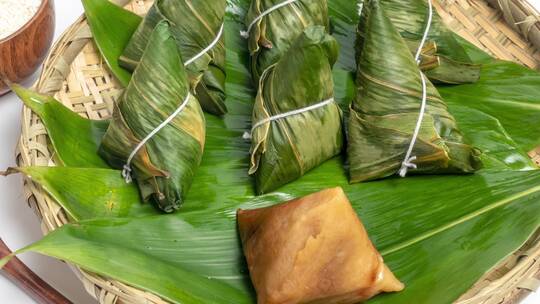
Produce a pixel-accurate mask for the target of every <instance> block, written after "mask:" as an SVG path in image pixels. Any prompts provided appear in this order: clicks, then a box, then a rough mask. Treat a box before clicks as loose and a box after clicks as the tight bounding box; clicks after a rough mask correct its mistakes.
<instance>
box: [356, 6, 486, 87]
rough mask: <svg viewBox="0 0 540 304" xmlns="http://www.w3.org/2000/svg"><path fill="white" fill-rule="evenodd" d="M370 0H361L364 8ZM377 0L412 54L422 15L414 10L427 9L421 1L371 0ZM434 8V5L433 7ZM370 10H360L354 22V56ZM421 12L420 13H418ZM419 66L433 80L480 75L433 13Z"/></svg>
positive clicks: (452, 80) (468, 78)
mask: <svg viewBox="0 0 540 304" xmlns="http://www.w3.org/2000/svg"><path fill="white" fill-rule="evenodd" d="M370 1H372V0H362V3H363V5H364V6H365V7H366V8H367V7H369V3H370ZM374 1H379V2H380V5H381V7H382V8H383V9H384V10H385V13H386V15H387V17H388V18H389V19H390V21H391V22H392V23H393V24H394V26H395V27H396V29H397V31H398V32H399V33H400V35H401V36H402V37H403V38H404V39H405V42H406V43H407V46H408V47H409V49H410V51H411V53H412V54H416V51H417V49H418V46H419V44H420V40H421V39H422V34H423V32H424V30H425V27H426V24H425V22H426V21H427V20H426V19H427V17H426V18H418V15H419V14H418V12H426V15H427V12H428V6H427V3H426V1H425V0H408V1H404V0H374ZM433 9H434V8H433ZM369 12H370V10H369V9H362V13H361V17H360V23H359V25H358V31H357V33H358V43H357V57H360V56H361V50H362V46H363V40H364V37H365V35H366V30H367V26H366V22H367V20H368V15H369ZM420 15H422V16H423V15H424V14H420ZM421 54H422V56H421V58H420V59H421V64H420V68H421V69H422V71H424V73H425V74H426V76H427V77H428V78H429V79H430V80H431V81H432V82H436V83H446V84H462V83H474V82H476V81H478V79H479V78H480V69H481V65H478V64H473V63H472V61H471V59H470V58H469V56H468V55H467V53H466V52H465V50H464V49H463V46H461V45H460V44H459V43H458V42H457V41H456V39H455V36H454V34H453V33H452V32H450V31H449V30H448V29H447V28H446V27H445V26H444V25H443V24H442V22H441V20H440V18H439V17H438V15H437V14H436V13H435V14H434V15H433V20H432V24H431V27H430V31H429V36H428V43H426V45H425V46H424V48H423V49H422V52H421Z"/></svg>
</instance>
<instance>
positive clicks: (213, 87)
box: [119, 0, 227, 115]
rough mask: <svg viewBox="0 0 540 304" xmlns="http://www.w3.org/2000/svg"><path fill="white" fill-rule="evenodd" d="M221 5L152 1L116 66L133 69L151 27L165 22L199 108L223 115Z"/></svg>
mask: <svg viewBox="0 0 540 304" xmlns="http://www.w3.org/2000/svg"><path fill="white" fill-rule="evenodd" d="M225 6H226V0H213V1H207V0H156V1H155V3H154V4H153V5H152V7H151V8H150V10H149V11H148V14H147V15H146V17H145V18H144V20H143V21H142V22H141V24H140V25H139V27H138V28H137V30H136V31H135V33H134V34H133V37H132V38H131V40H130V41H129V43H128V45H127V46H126V49H125V50H124V53H123V55H122V56H121V57H120V59H119V62H120V65H122V66H123V67H125V68H127V69H129V70H133V69H135V67H136V66H137V65H138V64H139V61H140V59H141V56H142V54H143V52H144V50H145V48H146V47H147V45H148V40H149V37H150V34H151V33H152V31H153V29H154V27H155V26H156V24H158V23H159V22H161V21H163V20H167V21H169V22H170V24H171V32H172V34H173V36H174V38H175V39H176V43H177V45H178V49H179V50H180V53H181V54H182V58H183V59H184V60H185V62H186V64H187V71H188V75H189V80H190V84H191V88H192V90H193V91H194V93H195V95H196V97H197V99H198V100H199V102H200V103H201V106H202V108H203V109H204V110H205V111H206V112H208V113H211V114H216V115H223V114H225V113H226V112H227V108H226V106H225V44H224V38H223V25H224V23H223V22H224V16H225ZM207 48H209V49H207ZM205 50H206V51H205ZM197 56H199V57H197ZM193 59H195V60H194V61H193V62H191V63H190V62H189V61H188V60H193Z"/></svg>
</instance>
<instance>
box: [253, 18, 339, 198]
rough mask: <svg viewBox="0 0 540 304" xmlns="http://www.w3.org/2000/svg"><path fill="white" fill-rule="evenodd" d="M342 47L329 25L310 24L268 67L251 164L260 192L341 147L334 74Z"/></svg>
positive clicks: (260, 95)
mask: <svg viewBox="0 0 540 304" xmlns="http://www.w3.org/2000/svg"><path fill="white" fill-rule="evenodd" d="M338 49H339V46H338V43H337V42H336V40H335V39H334V38H332V36H330V35H328V34H326V29H325V28H324V27H322V26H314V27H309V28H307V29H306V30H305V31H304V32H303V33H302V34H301V35H300V36H299V37H298V39H297V40H296V42H295V43H294V44H292V46H291V48H290V49H289V51H288V52H286V53H285V54H284V55H283V57H282V58H281V59H280V60H279V61H278V62H277V63H276V64H275V65H273V66H271V67H270V68H269V69H267V70H266V71H265V72H264V73H263V75H262V77H261V79H260V82H259V91H258V94H257V98H256V101H255V106H254V109H253V128H252V132H251V133H252V145H251V154H252V155H251V167H250V170H249V173H250V174H254V175H255V181H256V188H257V192H258V193H266V192H269V191H272V190H274V189H276V188H278V187H279V186H282V185H284V184H286V183H289V182H291V181H293V180H295V179H297V178H299V177H300V176H302V175H304V173H306V172H308V171H309V170H311V169H312V168H314V167H316V166H318V165H320V164H321V163H323V162H324V161H326V160H328V159H329V158H331V157H333V156H335V155H336V154H339V153H340V151H341V150H342V146H343V141H344V139H343V131H342V113H341V110H340V108H339V106H338V105H337V104H336V103H335V102H334V99H333V98H334V82H333V79H332V66H333V65H334V63H335V62H336V60H337V56H338Z"/></svg>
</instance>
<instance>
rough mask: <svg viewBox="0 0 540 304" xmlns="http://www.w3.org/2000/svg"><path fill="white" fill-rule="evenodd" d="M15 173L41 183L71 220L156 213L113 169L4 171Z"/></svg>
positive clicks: (20, 169) (21, 169) (18, 169)
mask: <svg viewBox="0 0 540 304" xmlns="http://www.w3.org/2000/svg"><path fill="white" fill-rule="evenodd" d="M17 172H20V173H22V174H24V175H25V176H26V177H28V178H29V179H30V180H32V181H33V182H35V183H38V184H39V185H41V187H42V188H43V190H45V191H46V192H47V193H48V194H49V195H51V196H52V197H53V198H54V200H55V201H56V202H58V203H59V204H60V205H61V206H62V207H63V208H64V209H65V210H66V212H67V214H68V215H69V216H70V218H71V219H72V220H73V221H81V220H87V219H93V218H109V217H110V218H113V217H131V216H145V215H154V214H156V213H157V211H156V209H155V208H154V207H152V206H151V205H149V204H143V203H142V201H141V199H140V196H139V192H138V189H137V187H136V186H135V185H134V184H127V183H126V182H125V180H124V179H123V178H122V175H121V174H120V171H117V170H110V169H101V168H73V167H25V168H12V169H10V170H8V173H17ZM89 185H91V187H90V186H89Z"/></svg>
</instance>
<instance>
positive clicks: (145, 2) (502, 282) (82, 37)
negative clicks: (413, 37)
mask: <svg viewBox="0 0 540 304" xmlns="http://www.w3.org/2000/svg"><path fill="white" fill-rule="evenodd" d="M120 1H124V2H129V1H125V0H120ZM471 1H478V0H439V2H438V3H436V8H437V9H438V11H439V13H440V14H441V17H442V18H443V20H445V21H446V22H447V23H448V20H450V21H452V20H451V19H452V18H451V14H452V13H451V12H450V13H448V12H449V11H450V10H451V9H452V7H451V6H452V5H465V4H467V3H470V2H471ZM117 2H118V1H117ZM152 2H153V1H152V0H133V1H132V2H130V3H129V4H127V8H128V9H130V10H132V11H134V12H135V13H139V14H141V13H144V12H145V11H146V10H147V9H148V7H149V6H150V5H151V3H152ZM463 3H465V4H463ZM441 4H442V5H441ZM499 17H500V16H499ZM450 26H451V25H450ZM451 28H453V27H452V26H451ZM510 31H512V32H513V30H510ZM457 32H458V33H460V32H459V30H458V31H457ZM463 36H465V38H469V37H467V35H463ZM469 40H471V39H469ZM509 40H511V41H513V40H515V37H512V38H511V39H509ZM472 42H473V43H474V44H476V45H478V46H480V45H479V40H478V41H472ZM521 43H522V44H523V43H524V42H521ZM516 44H517V45H520V44H519V43H516ZM481 47H483V48H484V49H486V46H481ZM488 50H489V49H488ZM534 52H536V51H530V53H534ZM491 53H492V54H493V53H494V52H491ZM495 53H496V52H495ZM531 58H535V57H534V56H532V57H531ZM537 58H538V61H537V62H536V63H535V64H536V66H538V62H540V56H538V57H537ZM503 59H508V58H503ZM513 59H514V60H519V58H513ZM522 63H524V62H522ZM524 64H526V65H529V66H531V64H530V62H529V64H527V63H524ZM533 67H534V65H533ZM119 87H120V85H119V84H118V82H117V81H116V80H115V79H114V77H112V76H111V74H110V72H109V70H108V68H107V67H106V64H105V63H104V62H103V60H102V59H101V56H100V54H99V51H97V49H96V48H95V46H94V45H93V39H92V35H91V33H90V29H89V27H88V24H87V23H86V18H85V16H84V14H83V15H82V16H81V17H79V18H78V19H77V20H76V21H75V23H73V24H72V25H71V26H70V27H68V28H67V29H66V31H64V33H62V35H61V36H60V37H59V38H58V39H57V41H56V42H55V43H54V44H53V46H52V48H51V52H50V53H49V55H48V57H47V58H46V59H45V61H44V64H43V69H42V72H41V75H40V77H39V79H38V81H37V82H36V83H35V85H34V88H35V89H37V90H38V91H40V92H42V93H45V94H50V95H54V96H55V97H56V98H57V99H58V100H59V101H60V102H62V103H63V104H64V105H66V106H68V107H69V108H70V109H72V110H74V111H75V112H77V113H79V114H81V115H83V116H85V117H88V118H92V119H104V118H106V117H108V114H109V113H110V112H111V110H112V109H111V107H110V103H111V102H112V101H114V100H115V98H116V97H117V96H118V95H119V94H120V92H121V91H120V89H118V88H119ZM74 88H77V89H78V90H75V89H74ZM108 103H109V105H108ZM534 152H535V151H532V152H531V154H530V156H531V157H533V158H536V159H537V160H538V161H539V162H540V149H538V151H537V153H534ZM17 162H18V164H19V165H22V166H31V165H33V166H36V165H37V166H55V160H54V154H53V152H52V149H50V142H49V139H48V137H47V132H46V130H45V128H44V126H43V125H42V123H41V122H40V120H39V118H38V117H37V115H36V114H34V113H33V112H32V111H31V110H30V109H29V108H28V107H26V106H25V107H24V108H23V113H22V132H21V137H20V140H19V143H18V149H17ZM24 190H25V198H26V200H27V201H28V203H29V205H30V206H31V207H32V208H33V209H34V210H35V212H36V214H37V216H38V217H39V218H40V219H41V223H42V230H43V233H44V234H47V233H49V232H51V231H53V230H55V229H57V228H59V227H60V226H62V225H64V224H66V223H68V222H69V220H68V216H67V215H66V213H65V211H64V210H63V209H62V208H61V207H60V206H59V205H58V203H57V202H56V201H55V200H54V199H53V198H52V197H51V196H49V195H48V194H47V193H46V192H45V191H44V190H43V189H42V188H41V187H40V186H39V185H38V184H36V183H34V182H33V181H31V180H30V179H29V178H27V177H25V186H24ZM70 267H71V268H72V269H73V270H74V272H75V273H76V274H77V276H78V277H79V279H80V280H81V282H82V283H83V285H84V287H85V289H86V290H87V291H88V293H89V294H91V295H92V296H93V297H94V298H96V299H97V300H98V301H99V302H100V303H104V304H112V303H167V302H166V301H164V300H163V299H161V298H160V297H159V296H157V295H154V294H151V293H149V292H146V291H143V290H140V289H137V288H134V287H131V286H128V285H126V284H124V283H121V282H119V281H115V280H111V279H108V278H106V277H103V276H100V275H97V274H94V273H91V272H88V271H86V270H84V269H81V268H80V267H78V266H75V265H70ZM539 279H540V230H539V231H537V232H536V233H535V234H534V235H533V236H532V237H531V238H530V239H529V241H528V242H527V244H525V245H524V246H523V247H522V248H521V249H519V250H518V251H516V252H515V253H514V254H512V255H510V256H509V257H508V258H507V259H506V260H504V261H503V262H502V263H501V264H499V265H498V266H496V267H495V268H494V269H492V270H491V271H490V272H488V273H486V274H485V275H484V277H482V278H481V279H480V280H479V281H478V282H477V283H476V284H475V285H474V286H472V288H471V289H470V290H469V291H468V292H467V293H465V294H463V295H462V296H461V297H460V298H459V299H458V300H457V301H456V302H455V303H458V304H495V303H497V304H498V303H518V302H520V301H521V300H522V299H523V298H525V297H526V296H527V295H528V294H529V293H530V292H531V291H534V290H536V289H537V288H538V285H540V281H539Z"/></svg>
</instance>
